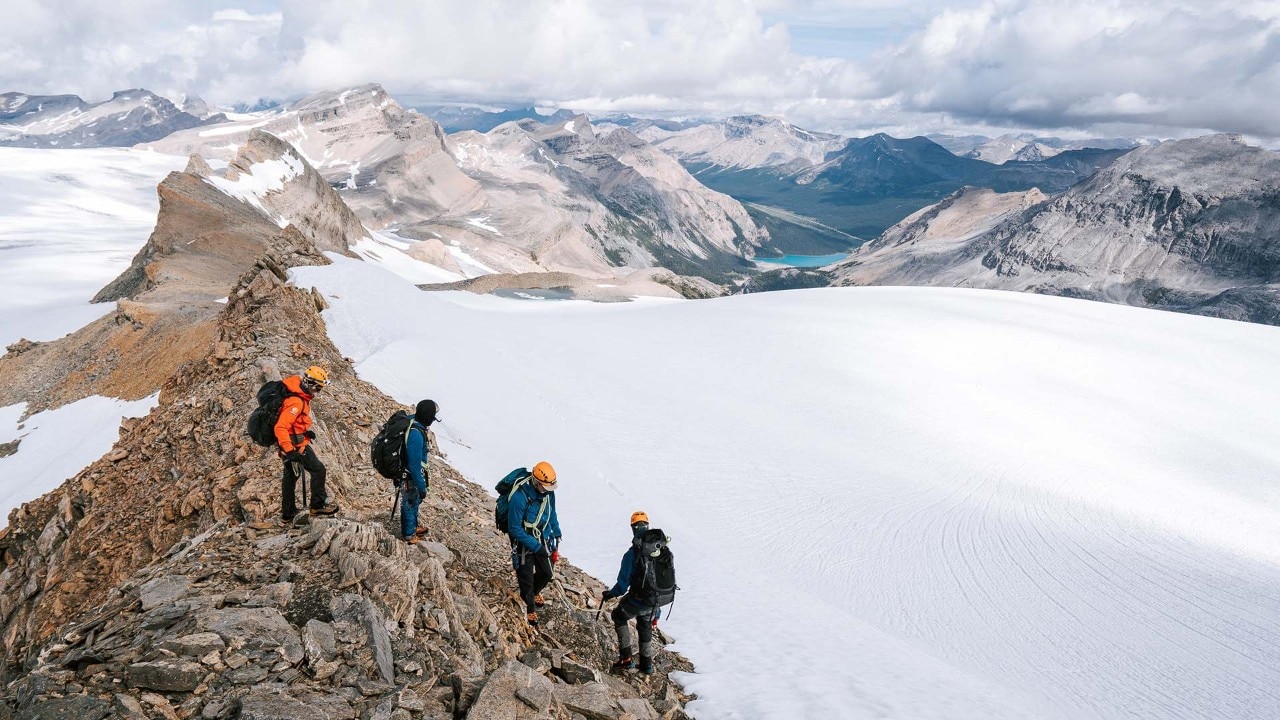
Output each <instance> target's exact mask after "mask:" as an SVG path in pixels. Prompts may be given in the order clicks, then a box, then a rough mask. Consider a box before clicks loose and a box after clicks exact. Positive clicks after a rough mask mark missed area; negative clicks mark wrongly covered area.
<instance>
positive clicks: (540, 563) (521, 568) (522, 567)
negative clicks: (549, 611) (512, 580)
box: [511, 542, 551, 612]
mask: <svg viewBox="0 0 1280 720" xmlns="http://www.w3.org/2000/svg"><path fill="white" fill-rule="evenodd" d="M511 554H512V556H513V557H514V562H515V566H516V581H517V582H519V583H520V598H521V599H523V600H524V607H525V612H534V611H535V610H537V607H538V606H537V605H536V604H534V602H533V598H534V596H535V595H537V594H538V593H540V592H542V589H543V588H545V587H546V586H547V584H548V583H550V582H551V556H550V555H548V554H546V553H545V552H542V551H538V552H532V551H530V550H529V549H528V548H526V547H524V546H523V545H521V544H519V543H517V542H512V543H511Z"/></svg>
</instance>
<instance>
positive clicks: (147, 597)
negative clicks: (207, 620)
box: [138, 577, 191, 610]
mask: <svg viewBox="0 0 1280 720" xmlns="http://www.w3.org/2000/svg"><path fill="white" fill-rule="evenodd" d="M190 588H191V579H190V578H186V577H158V578H155V579H154V580H148V581H147V582H145V583H143V584H142V587H140V588H138V599H139V600H141V601H142V609H143V610H151V609H153V608H157V607H160V606H161V605H168V604H169V603H171V602H174V601H175V600H179V599H181V598H183V597H185V596H186V594H187V591H188V590H189V589H190Z"/></svg>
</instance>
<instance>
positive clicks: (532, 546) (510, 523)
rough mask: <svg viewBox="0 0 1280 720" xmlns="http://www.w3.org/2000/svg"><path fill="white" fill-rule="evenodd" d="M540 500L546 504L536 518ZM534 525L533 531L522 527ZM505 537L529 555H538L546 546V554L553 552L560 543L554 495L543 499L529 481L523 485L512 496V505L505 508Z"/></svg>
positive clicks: (545, 496) (549, 494) (543, 496)
mask: <svg viewBox="0 0 1280 720" xmlns="http://www.w3.org/2000/svg"><path fill="white" fill-rule="evenodd" d="M543 498H546V501H547V504H546V508H545V509H544V510H543V511H542V517H541V518H539V517H538V510H539V508H541V507H542V500H543ZM535 522H536V526H535V527H533V528H531V529H526V528H525V523H535ZM507 533H508V534H509V535H510V536H511V539H512V540H514V541H515V542H517V543H519V544H520V545H521V546H522V547H524V548H526V549H527V550H529V551H530V552H538V551H539V550H541V549H542V548H543V546H546V548H547V552H550V551H552V550H554V549H555V547H556V545H557V544H559V543H558V542H557V541H559V540H560V520H559V518H557V517H556V494H555V493H554V492H549V493H547V494H546V495H543V494H541V493H539V492H538V491H537V489H535V488H534V487H533V481H532V480H528V481H525V483H524V484H523V485H521V486H520V489H519V490H517V491H516V492H515V494H514V495H512V496H511V502H510V504H509V505H508V506H507Z"/></svg>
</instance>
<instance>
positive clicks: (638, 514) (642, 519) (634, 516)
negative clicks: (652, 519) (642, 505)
mask: <svg viewBox="0 0 1280 720" xmlns="http://www.w3.org/2000/svg"><path fill="white" fill-rule="evenodd" d="M636 523H644V524H645V525H648V524H649V513H647V512H645V511H643V510H637V511H635V512H633V513H631V524H632V525H635V524H636Z"/></svg>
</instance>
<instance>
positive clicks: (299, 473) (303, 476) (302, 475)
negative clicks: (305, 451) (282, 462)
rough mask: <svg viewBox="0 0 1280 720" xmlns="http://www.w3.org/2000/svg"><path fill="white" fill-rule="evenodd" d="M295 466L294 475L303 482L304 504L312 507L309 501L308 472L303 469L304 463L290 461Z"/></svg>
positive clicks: (306, 506) (298, 480)
mask: <svg viewBox="0 0 1280 720" xmlns="http://www.w3.org/2000/svg"><path fill="white" fill-rule="evenodd" d="M290 465H292V466H293V476H294V477H295V478H297V482H299V483H302V506H303V507H305V508H310V507H311V506H310V505H309V504H308V503H307V472H306V471H305V470H303V469H302V463H300V462H298V461H296V460H295V461H294V462H292V463H290Z"/></svg>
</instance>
